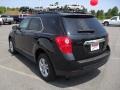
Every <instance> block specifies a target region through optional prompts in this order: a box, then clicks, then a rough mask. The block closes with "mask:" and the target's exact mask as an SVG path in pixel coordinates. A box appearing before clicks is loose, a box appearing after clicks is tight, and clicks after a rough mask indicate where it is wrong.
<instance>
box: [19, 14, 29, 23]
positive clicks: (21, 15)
mask: <svg viewBox="0 0 120 90" xmlns="http://www.w3.org/2000/svg"><path fill="white" fill-rule="evenodd" d="M29 15H30V14H20V15H19V22H21V21H22V20H23V19H24V18H26V17H27V16H29Z"/></svg>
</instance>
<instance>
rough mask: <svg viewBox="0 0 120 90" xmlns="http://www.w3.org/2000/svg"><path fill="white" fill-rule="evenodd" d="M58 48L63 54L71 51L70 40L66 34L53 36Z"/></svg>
mask: <svg viewBox="0 0 120 90" xmlns="http://www.w3.org/2000/svg"><path fill="white" fill-rule="evenodd" d="M55 42H56V43H57V46H58V48H59V49H60V51H61V52H62V53H64V54H70V53H72V40H71V39H70V38H69V37H67V36H58V37H56V38H55Z"/></svg>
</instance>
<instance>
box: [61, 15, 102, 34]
mask: <svg viewBox="0 0 120 90" xmlns="http://www.w3.org/2000/svg"><path fill="white" fill-rule="evenodd" d="M63 22H64V26H65V29H66V30H67V32H68V33H69V34H78V31H85V30H86V31H88V30H92V31H93V30H103V27H102V26H101V24H100V23H99V22H98V21H97V20H96V18H65V17H64V18H63Z"/></svg>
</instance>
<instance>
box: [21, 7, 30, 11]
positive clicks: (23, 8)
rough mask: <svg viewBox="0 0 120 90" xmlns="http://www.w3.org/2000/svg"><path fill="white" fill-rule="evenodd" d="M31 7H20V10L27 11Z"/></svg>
mask: <svg viewBox="0 0 120 90" xmlns="http://www.w3.org/2000/svg"><path fill="white" fill-rule="evenodd" d="M29 9H30V8H29V7H20V9H19V11H20V12H27V11H29Z"/></svg>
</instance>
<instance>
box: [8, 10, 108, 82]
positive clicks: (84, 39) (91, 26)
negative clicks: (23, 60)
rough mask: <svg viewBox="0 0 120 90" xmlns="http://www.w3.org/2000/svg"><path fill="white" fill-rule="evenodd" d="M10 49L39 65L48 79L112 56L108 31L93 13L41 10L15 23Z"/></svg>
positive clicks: (93, 66)
mask: <svg viewBox="0 0 120 90" xmlns="http://www.w3.org/2000/svg"><path fill="white" fill-rule="evenodd" d="M9 50H10V52H11V53H16V51H17V52H19V53H21V54H23V55H25V56H26V57H27V58H29V59H30V60H32V61H33V62H35V63H36V64H37V65H38V69H39V71H40V75H41V76H42V78H43V79H44V80H46V81H51V80H54V79H55V76H56V75H64V76H67V77H68V76H74V75H78V74H80V73H81V72H83V71H89V70H93V69H97V68H99V67H100V66H102V65H103V64H105V63H106V62H107V60H108V58H109V56H110V48H109V45H108V34H107V32H106V31H105V29H104V28H103V26H102V25H101V24H100V23H99V22H98V21H97V19H96V18H95V17H94V16H92V15H90V14H80V13H52V12H51V13H41V14H37V15H33V16H30V17H27V18H25V19H24V20H23V21H22V22H21V23H20V24H19V25H18V26H13V27H12V31H11V33H10V35H9Z"/></svg>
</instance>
